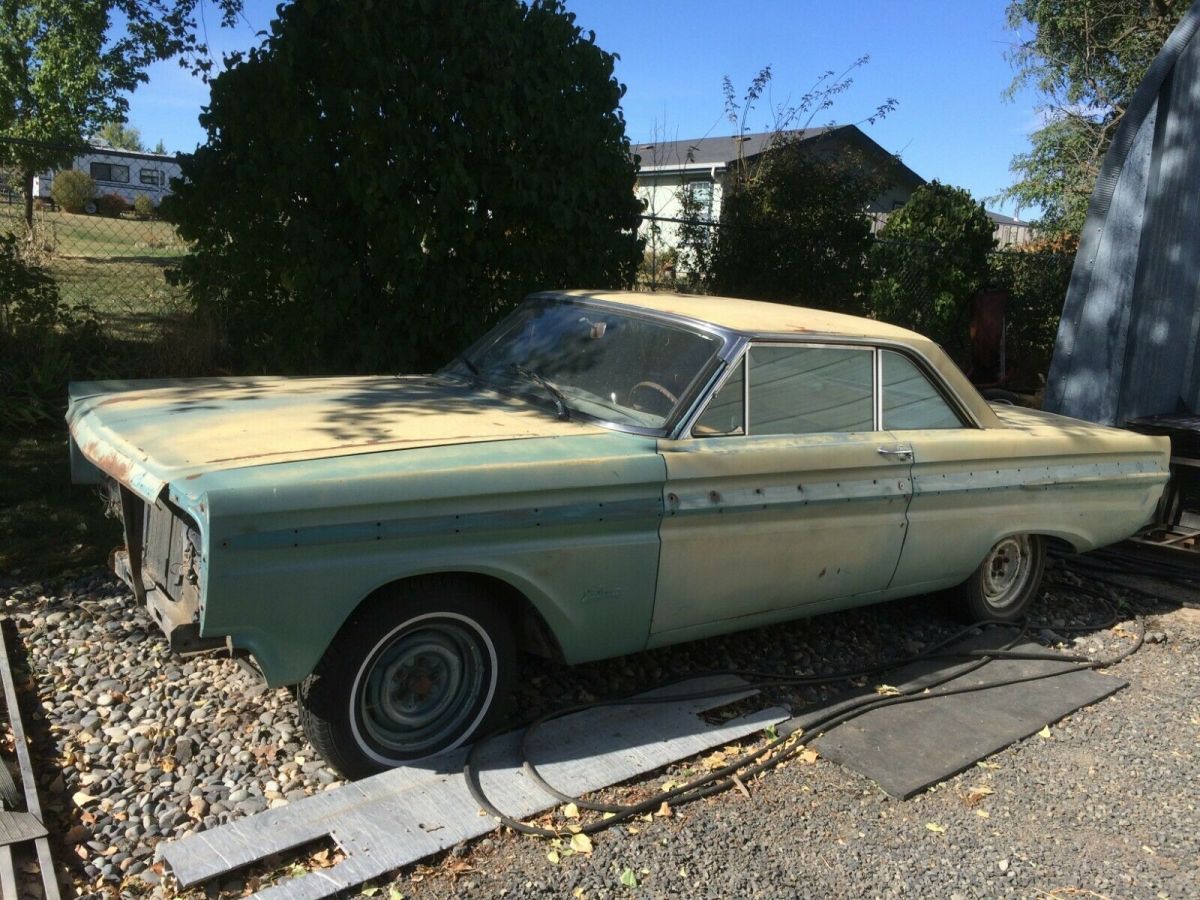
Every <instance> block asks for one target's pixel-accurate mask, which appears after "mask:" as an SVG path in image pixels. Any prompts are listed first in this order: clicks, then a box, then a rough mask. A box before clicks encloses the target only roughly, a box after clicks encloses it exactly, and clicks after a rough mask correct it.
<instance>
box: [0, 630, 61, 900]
mask: <svg viewBox="0 0 1200 900" xmlns="http://www.w3.org/2000/svg"><path fill="white" fill-rule="evenodd" d="M7 624H8V619H7V618H0V681H3V684H4V702H5V705H6V707H7V709H8V725H9V728H10V729H11V730H12V734H13V744H14V745H15V747H16V751H17V764H18V766H19V768H20V770H21V787H22V788H24V793H25V808H26V810H27V811H28V813H29V815H30V816H32V817H33V818H34V819H35V820H36V821H38V822H39V823H40V822H41V821H42V804H41V801H40V800H39V799H38V793H37V782H36V781H34V777H33V761H32V760H31V759H30V758H29V742H28V740H27V739H26V737H25V725H24V723H23V722H22V721H21V706H20V703H19V700H18V697H17V686H16V684H15V683H14V682H13V676H12V661H11V660H10V659H9V656H8V636H7V635H6V634H5V633H4V630H5V626H6V625H7ZM34 847H35V849H36V850H37V857H38V865H39V866H40V867H41V870H42V889H43V897H44V898H45V900H59V896H60V895H59V891H58V875H57V873H56V872H55V871H54V860H53V858H52V857H51V855H50V842H49V841H48V840H46V838H45V837H39V838H36V839H35V841H34ZM7 849H8V848H7V847H6V848H5V850H6V851H7ZM9 859H10V861H11V856H10V857H9ZM5 896H6V897H7V896H10V895H8V894H5ZM12 896H15V894H14V895H12Z"/></svg>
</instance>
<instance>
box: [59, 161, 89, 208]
mask: <svg viewBox="0 0 1200 900" xmlns="http://www.w3.org/2000/svg"><path fill="white" fill-rule="evenodd" d="M95 195H96V182H95V181H93V180H92V176H90V175H88V174H87V173H86V172H80V171H79V170H78V169H67V170H66V171H65V172H59V173H58V174H57V175H55V176H54V182H53V183H52V184H51V185H50V196H51V197H52V198H53V199H54V202H55V203H57V204H58V205H59V206H61V207H62V208H63V209H65V210H66V211H67V212H71V213H78V212H83V207H84V205H85V204H86V203H87V202H88V201H89V200H91V199H92V197H94V196H95Z"/></svg>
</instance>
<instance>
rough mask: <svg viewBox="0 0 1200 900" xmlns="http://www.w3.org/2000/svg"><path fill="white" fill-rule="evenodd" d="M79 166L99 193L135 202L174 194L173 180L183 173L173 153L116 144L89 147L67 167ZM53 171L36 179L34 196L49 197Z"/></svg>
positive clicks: (160, 199)
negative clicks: (112, 145)
mask: <svg viewBox="0 0 1200 900" xmlns="http://www.w3.org/2000/svg"><path fill="white" fill-rule="evenodd" d="M68 168H71V169H78V170H79V171H81V172H84V173H86V174H88V175H90V176H91V177H92V180H93V181H95V182H96V194H97V195H102V194H115V195H117V196H118V197H120V198H121V199H122V200H124V201H125V202H126V203H128V204H129V205H130V206H132V205H133V201H134V200H135V199H137V198H138V197H149V198H150V199H151V201H153V203H154V205H155V206H158V204H159V203H160V202H162V199H163V197H166V196H167V195H168V194H170V193H171V179H172V178H178V177H179V176H180V169H179V163H178V162H177V161H176V158H175V157H174V156H168V155H165V154H161V153H137V152H134V151H132V150H117V149H115V148H113V147H96V146H93V147H89V148H88V149H87V151H86V152H84V153H81V154H79V155H78V156H76V157H75V159H74V161H73V162H72V163H71V165H70V166H69V167H68ZM53 183H54V172H52V171H46V172H42V173H41V174H39V175H37V176H35V177H34V179H33V195H34V196H35V197H41V198H42V199H46V200H48V199H50V187H51V185H52V184H53Z"/></svg>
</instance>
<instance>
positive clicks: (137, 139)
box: [94, 122, 146, 153]
mask: <svg viewBox="0 0 1200 900" xmlns="http://www.w3.org/2000/svg"><path fill="white" fill-rule="evenodd" d="M94 137H95V138H97V139H99V140H100V141H101V142H102V143H105V144H107V145H108V146H110V147H113V148H114V149H117V150H132V151H134V152H135V153H143V152H145V150H146V146H145V144H143V143H142V133H141V132H140V131H138V130H137V129H136V128H134V127H133V126H132V125H126V124H125V123H124V122H105V123H104V124H103V125H101V126H100V128H99V129H98V130H97V131H96V134H95V135H94Z"/></svg>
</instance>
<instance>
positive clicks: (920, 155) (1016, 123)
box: [129, 0, 1038, 213]
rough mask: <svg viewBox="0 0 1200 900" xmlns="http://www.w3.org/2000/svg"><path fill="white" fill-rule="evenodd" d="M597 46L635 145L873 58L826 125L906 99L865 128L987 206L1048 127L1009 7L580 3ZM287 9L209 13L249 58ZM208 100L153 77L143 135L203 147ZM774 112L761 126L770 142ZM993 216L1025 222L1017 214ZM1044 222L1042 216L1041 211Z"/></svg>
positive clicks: (974, 2)
mask: <svg viewBox="0 0 1200 900" xmlns="http://www.w3.org/2000/svg"><path fill="white" fill-rule="evenodd" d="M567 6H568V8H569V9H570V10H572V11H573V12H574V13H575V14H576V16H577V17H578V19H577V21H578V24H580V25H581V26H582V27H583V28H585V29H591V30H593V31H595V32H596V41H597V43H598V44H599V45H600V46H601V47H603V48H605V49H606V50H610V51H612V52H615V53H618V54H619V55H620V57H621V58H620V60H619V62H618V63H617V76H618V78H620V80H621V81H622V82H624V84H625V85H626V86H627V88H628V91H627V93H626V95H625V99H624V101H623V103H622V106H623V108H624V111H625V119H626V122H627V125H628V132H629V137H630V139H631V140H632V141H634V142H635V143H640V142H643V141H649V140H663V139H674V138H692V137H700V136H703V135H705V134H711V135H719V134H728V133H731V131H732V126H730V125H729V123H728V122H726V121H725V119H724V118H723V116H722V95H721V80H722V78H723V77H724V76H725V75H729V76H730V77H731V78H732V79H733V82H734V85H735V87H737V88H738V90H739V94H740V93H741V92H743V91H744V90H745V87H746V86H747V85H748V84H749V82H750V79H752V78H753V77H754V75H755V73H756V72H757V71H758V70H759V69H761V68H762V67H763V66H765V65H768V64H770V65H771V66H772V68H773V71H774V78H773V80H772V92H773V98H774V100H775V102H777V103H779V102H783V101H785V100H786V98H787V97H788V96H789V94H790V95H796V96H798V95H799V94H802V93H803V92H804V91H805V90H806V89H807V88H808V86H809V85H811V84H812V82H813V80H814V79H815V78H816V77H817V76H818V75H820V74H821V73H822V72H824V71H825V70H828V69H835V70H838V71H840V70H841V69H843V68H845V67H846V66H847V65H849V64H850V63H851V62H852V61H853V60H854V59H856V58H858V57H859V56H863V55H869V56H870V58H871V61H870V63H869V64H868V65H867V66H865V67H864V68H861V69H859V70H857V71H856V72H855V73H854V79H855V84H854V87H853V88H852V89H851V90H850V92H848V93H847V94H845V95H843V97H842V98H840V99H839V101H838V103H837V105H836V106H835V107H834V108H833V109H832V110H830V111H829V113H828V114H827V115H828V118H827V119H826V118H825V117H822V120H821V121H822V124H823V122H824V121H828V120H837V121H841V122H847V121H849V122H853V121H858V120H860V119H862V118H863V117H864V116H866V115H868V114H869V113H870V111H871V110H872V109H873V108H874V107H875V106H876V105H878V104H879V103H881V102H882V101H883V100H885V99H886V98H888V97H894V98H896V99H897V100H898V101H899V107H898V108H897V110H896V111H895V112H894V113H892V114H891V115H890V116H888V117H887V118H886V119H885V120H883V121H881V122H878V123H876V124H875V125H872V126H863V127H864V129H865V130H866V131H867V133H868V134H869V135H870V136H871V137H872V138H874V139H875V140H876V141H878V142H879V143H880V144H882V145H883V146H884V147H885V148H887V149H888V150H889V151H892V152H896V153H899V154H900V155H901V157H902V158H903V160H904V162H905V163H906V164H908V165H909V166H910V167H911V168H912V169H914V170H915V171H916V172H917V173H918V174H920V175H922V176H924V177H925V178H928V179H933V178H937V179H939V180H941V181H944V182H948V183H950V184H955V185H958V186H961V187H965V188H967V189H968V190H969V191H970V192H971V193H972V194H973V195H974V196H975V197H977V198H979V199H983V198H986V197H989V196H991V195H994V194H996V193H998V192H999V191H1000V190H1002V189H1003V188H1004V187H1005V186H1007V185H1008V184H1009V183H1010V181H1011V175H1010V173H1009V171H1008V165H1009V162H1010V160H1011V159H1012V156H1013V154H1014V153H1018V152H1021V151H1023V150H1025V149H1026V148H1027V146H1028V135H1029V132H1030V131H1031V130H1032V129H1033V128H1035V127H1036V126H1037V123H1038V117H1037V114H1036V110H1035V106H1036V97H1035V96H1034V95H1033V94H1032V93H1030V92H1028V91H1022V92H1019V93H1018V94H1017V95H1016V96H1015V97H1014V98H1013V99H1012V100H1011V101H1008V100H1004V99H1003V98H1002V96H1001V95H1002V94H1003V92H1004V91H1005V89H1006V88H1007V87H1008V86H1009V84H1010V82H1011V81H1012V75H1013V71H1012V68H1011V66H1010V65H1009V63H1008V61H1007V60H1006V58H1005V53H1006V51H1007V50H1008V48H1009V47H1010V46H1011V44H1012V42H1013V39H1014V36H1013V34H1012V33H1011V32H1009V31H1008V30H1007V29H1006V28H1005V23H1004V9H1005V7H1006V6H1007V0H908V2H901V0H843V2H842V3H840V4H838V3H831V2H827V0H826V2H815V0H746V2H742V3H740V4H738V3H729V2H710V0H691V2H685V0H567ZM274 8H275V2H274V0H268V2H264V0H246V10H245V17H244V20H243V21H241V22H239V24H238V27H237V28H235V29H218V28H217V26H216V19H217V17H216V15H215V14H214V13H213V12H212V10H211V9H210V10H209V13H210V15H209V16H208V17H207V18H208V19H209V20H210V22H209V28H208V35H209V43H210V45H212V47H213V48H214V51H215V53H216V55H218V58H219V52H220V51H222V50H232V49H245V48H247V47H249V46H251V45H253V44H254V43H256V42H257V38H256V37H255V35H254V32H255V31H256V30H259V29H264V28H266V26H267V24H268V22H269V21H270V20H271V18H272V17H273V15H274ZM205 102H207V89H206V87H205V86H204V85H203V84H202V83H200V82H199V81H198V80H196V79H193V78H192V77H190V76H189V75H188V74H187V73H186V72H184V71H183V70H182V69H180V68H179V66H178V65H177V64H176V63H174V62H169V63H161V64H159V65H156V66H154V67H152V69H151V70H150V82H149V84H147V85H144V86H142V87H141V88H139V89H138V90H137V91H136V92H135V93H134V95H133V96H132V98H131V104H130V113H129V118H130V123H131V124H133V125H134V126H136V127H137V128H139V129H140V130H141V132H142V137H143V140H145V142H146V143H147V144H149V145H151V146H153V144H154V143H155V142H156V141H157V140H158V139H159V138H162V139H163V140H164V141H165V142H166V145H167V147H168V149H170V150H181V151H187V150H191V149H192V148H194V147H195V146H196V144H197V143H199V142H200V141H201V140H202V139H203V132H202V130H201V129H200V126H199V123H198V122H197V116H198V114H199V112H200V108H201V106H203V105H204V103H205ZM768 122H769V114H768V112H767V110H766V108H764V109H762V110H760V112H759V113H758V114H757V115H755V116H753V117H752V118H751V120H750V123H749V124H750V125H751V127H752V128H754V129H755V130H758V129H760V128H762V127H764V126H765V125H767V124H768ZM989 206H990V207H991V208H993V209H998V210H1002V211H1005V212H1009V213H1011V212H1013V210H1012V209H1011V207H1010V206H1007V205H1005V204H1001V203H997V202H993V203H990V204H989ZM1029 212H1032V211H1029Z"/></svg>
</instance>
